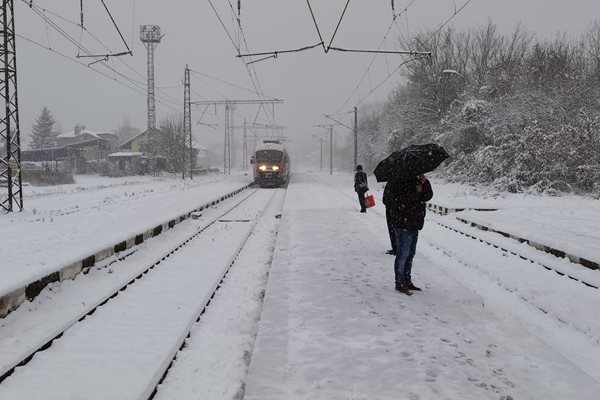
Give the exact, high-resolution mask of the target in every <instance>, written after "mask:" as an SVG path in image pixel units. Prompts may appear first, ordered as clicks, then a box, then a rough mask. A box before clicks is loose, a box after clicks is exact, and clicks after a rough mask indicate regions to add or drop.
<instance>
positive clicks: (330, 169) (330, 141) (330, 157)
mask: <svg viewBox="0 0 600 400" xmlns="http://www.w3.org/2000/svg"><path fill="white" fill-rule="evenodd" d="M329 175H333V125H331V126H330V127H329Z"/></svg>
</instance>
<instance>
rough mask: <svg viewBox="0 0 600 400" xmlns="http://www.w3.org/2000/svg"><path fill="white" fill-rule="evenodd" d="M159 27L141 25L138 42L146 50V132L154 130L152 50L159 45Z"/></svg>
mask: <svg viewBox="0 0 600 400" xmlns="http://www.w3.org/2000/svg"><path fill="white" fill-rule="evenodd" d="M163 36H164V35H161V33H160V26H158V25H141V26H140V40H141V41H142V43H144V46H146V49H147V50H148V98H147V105H148V130H150V129H156V106H155V96H154V49H155V48H156V46H158V44H159V43H160V41H161V39H162V37H163Z"/></svg>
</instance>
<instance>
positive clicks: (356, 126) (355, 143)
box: [354, 107, 358, 171]
mask: <svg viewBox="0 0 600 400" xmlns="http://www.w3.org/2000/svg"><path fill="white" fill-rule="evenodd" d="M357 165H358V107H354V170H355V171H356V166H357Z"/></svg>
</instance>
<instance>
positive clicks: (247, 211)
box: [0, 191, 279, 399]
mask: <svg viewBox="0 0 600 400" xmlns="http://www.w3.org/2000/svg"><path fill="white" fill-rule="evenodd" d="M278 192H279V191H252V192H251V193H250V194H249V195H247V196H245V197H244V198H243V199H242V200H241V201H238V202H236V203H235V204H233V205H231V204H230V205H229V206H228V207H227V209H226V210H220V211H219V212H216V213H214V214H215V215H213V216H212V217H210V219H209V220H208V219H207V220H205V221H202V222H201V224H200V226H199V227H197V229H194V232H193V233H192V234H189V235H186V236H185V237H184V238H183V239H180V240H177V241H176V243H175V244H173V245H171V248H170V249H169V250H167V251H163V253H162V255H160V256H158V257H156V256H155V255H152V256H151V257H150V258H152V261H150V262H147V263H146V264H145V265H144V266H143V267H142V268H138V270H137V271H136V272H135V276H134V277H133V278H131V279H128V280H126V281H124V283H123V284H122V285H120V286H118V287H117V288H116V290H112V291H110V292H106V293H104V294H103V295H102V296H97V298H96V300H95V302H94V304H90V305H88V306H87V307H86V308H85V310H83V311H80V314H82V315H77V316H72V317H71V318H70V319H69V320H68V321H66V320H65V321H64V322H63V323H62V325H61V326H56V327H54V329H53V333H52V337H51V338H50V339H49V340H46V339H43V338H42V337H41V336H40V337H39V338H38V340H37V341H35V343H36V344H35V345H30V346H28V347H29V348H30V349H29V350H27V351H22V352H20V353H19V354H13V355H12V359H11V360H6V359H4V360H2V363H0V365H2V370H0V372H1V373H2V375H1V383H0V398H7V399H10V398H11V397H10V396H9V395H10V394H11V393H19V394H20V397H18V398H19V399H21V398H38V399H39V398H65V396H64V393H66V392H65V390H67V389H66V388H62V391H61V390H60V389H61V387H60V384H57V382H60V381H61V379H62V380H64V379H66V380H67V381H69V380H71V381H72V382H74V383H73V384H72V385H69V384H67V388H70V389H81V390H83V389H85V394H81V396H77V395H75V397H74V398H87V399H91V398H92V397H90V393H91V392H92V391H91V390H89V385H92V386H93V385H94V382H93V379H92V382H89V380H90V379H91V378H90V374H91V375H93V373H83V372H82V375H81V376H79V375H80V374H79V373H78V374H76V375H78V376H79V378H80V379H81V380H86V381H88V383H87V384H85V385H81V384H79V383H81V381H80V382H75V381H77V379H74V377H73V376H65V375H69V372H68V371H69V370H71V371H73V370H75V371H86V372H89V365H86V364H89V363H96V362H97V363H98V364H100V365H102V360H103V358H102V357H103V356H104V355H106V354H107V353H108V354H112V353H118V351H117V352H115V351H112V350H111V347H110V346H109V345H116V347H118V348H120V345H119V342H120V341H121V339H122V338H123V336H119V337H120V339H118V338H114V334H115V332H118V331H120V330H121V329H122V330H123V331H124V332H125V333H121V335H128V331H129V329H128V327H129V325H130V323H131V322H132V321H135V322H143V323H144V324H145V328H144V329H143V330H141V331H138V332H136V333H134V334H133V336H132V335H129V336H128V337H129V338H130V339H131V346H132V347H133V348H136V349H137V351H138V352H140V353H141V354H143V353H144V348H143V347H140V346H139V345H138V344H137V342H144V340H143V338H144V337H145V336H153V335H154V336H156V337H153V338H151V339H149V340H150V341H154V343H155V342H160V343H163V342H164V343H163V344H164V346H166V347H165V348H167V347H168V348H169V351H167V352H166V353H167V354H168V356H164V354H160V355H156V354H154V355H153V356H154V358H153V360H152V361H154V364H155V368H154V370H153V372H152V373H149V375H148V374H146V376H145V377H144V379H141V378H140V380H139V381H135V379H134V381H135V382H136V383H137V386H136V389H131V390H133V391H134V392H135V395H134V396H133V397H131V396H130V395H132V394H133V393H129V394H128V395H124V393H123V392H118V391H117V392H115V393H114V395H107V392H106V390H100V391H99V393H101V394H102V396H101V398H107V397H110V398H127V399H130V398H143V399H147V398H151V396H152V393H154V392H155V389H156V386H157V385H158V383H159V382H160V381H161V380H162V378H163V377H164V375H165V374H166V372H167V371H168V369H169V365H170V364H171V362H172V360H173V358H174V356H175V354H176V353H177V351H178V349H180V348H181V346H182V345H183V341H184V340H185V338H186V336H187V335H188V334H189V332H190V329H191V326H192V325H193V324H194V323H195V322H196V321H197V320H198V319H199V317H200V315H202V313H203V312H204V310H205V309H206V307H207V306H208V304H209V303H210V301H211V298H212V297H213V296H214V294H215V292H216V291H217V290H218V289H219V287H220V285H221V283H222V281H223V279H224V277H225V275H226V274H227V272H228V271H229V269H230V268H231V266H232V265H233V264H234V263H235V260H236V257H237V255H238V254H239V252H240V251H241V249H242V248H243V247H244V244H245V243H246V241H247V240H248V238H249V237H250V236H251V235H252V232H253V229H254V227H255V226H256V224H257V222H258V221H259V220H260V216H261V215H262V213H263V212H264V210H265V209H266V208H267V207H269V204H270V203H271V202H272V199H273V198H274V197H275V195H276V194H277V193H278ZM219 208H221V207H219ZM196 223H197V222H196ZM216 249H219V251H215V250H216ZM147 251H148V249H144V250H138V251H137V253H136V254H133V255H131V256H130V257H128V258H127V259H124V260H122V261H116V263H117V264H118V263H127V262H132V261H133V262H135V261H136V260H133V258H136V257H138V258H143V257H142V256H141V253H143V252H147ZM146 258H148V257H146ZM199 260H202V261H199ZM113 262H115V261H114V260H113ZM197 265H202V266H205V265H206V270H204V269H202V268H204V267H202V268H200V267H199V266H197ZM105 268H108V266H105ZM110 268H114V270H117V269H119V266H118V265H112V266H110ZM192 282H194V283H193V284H192ZM171 285H172V286H173V287H177V285H180V286H182V287H181V290H180V291H178V290H171V291H169V293H167V294H163V293H162V292H161V289H167V288H170V287H171ZM113 286H114V284H113ZM50 289H51V288H50ZM158 293H160V296H164V297H161V298H160V299H158V300H152V301H155V303H156V304H155V305H154V307H150V308H151V309H150V310H148V308H147V307H146V308H144V307H143V305H141V304H140V302H141V303H143V302H144V300H146V301H148V299H152V298H153V294H154V295H156V294H158ZM184 298H185V301H184V300H183V299H184ZM167 304H169V305H170V306H169V307H167ZM153 308H157V309H156V310H154V309H153ZM132 310H134V311H132ZM166 310H168V311H166ZM180 310H181V311H180ZM11 316H12V315H11ZM11 316H9V317H11ZM145 318H147V319H145ZM169 318H173V319H174V321H173V325H174V327H173V328H172V329H170V330H169V329H167V328H166V327H165V326H164V324H163V323H162V322H161V321H165V320H168V319H169ZM6 323H10V321H7V322H5V324H6ZM153 324H154V325H156V326H153V328H150V325H153ZM175 326H176V327H175ZM131 330H134V329H133V328H132V329H131ZM167 331H169V332H167ZM81 332H86V333H85V334H84V336H83V341H84V342H85V343H86V344H85V348H86V350H85V351H86V354H88V355H89V352H91V351H94V350H91V349H93V348H94V347H93V346H94V345H95V346H97V347H95V348H94V349H96V350H95V352H96V357H92V358H87V357H82V356H81V354H80V353H78V352H77V351H72V349H73V348H74V347H75V348H77V344H76V343H78V340H82V336H81ZM182 332H183V333H182ZM23 334H24V335H27V333H25V332H23ZM163 334H164V335H163ZM110 335H113V336H112V337H113V341H112V342H111V339H109V337H111V336H110ZM136 335H137V336H136ZM163 336H168V337H169V338H168V339H165V337H163ZM146 339H147V338H146ZM146 342H147V341H146ZM107 346H108V347H107ZM146 351H147V348H146ZM163 353H164V352H163ZM133 354H134V356H133V357H132V358H134V359H135V354H137V353H136V352H133ZM56 360H60V361H56ZM98 360H100V361H98ZM137 361H138V362H139V360H137ZM56 362H58V363H62V362H64V363H65V364H64V368H59V369H58V370H53V369H52V368H49V369H48V370H46V371H53V372H54V374H52V373H50V375H48V379H41V381H43V382H45V383H44V384H42V382H41V381H40V376H38V375H37V372H36V371H39V370H44V368H45V367H44V365H48V363H49V364H50V365H56V364H55V363H56ZM147 362H148V360H144V362H143V363H142V365H141V366H142V367H144V366H145V365H146V363H147ZM77 363H83V364H84V365H80V366H77V367H74V366H75V365H77ZM111 363H114V364H111V365H115V366H116V367H115V370H117V371H121V372H122V373H127V368H131V366H128V367H127V368H125V367H123V366H122V365H121V364H122V363H119V362H118V361H117V360H112V362H111ZM126 364H127V363H126ZM121 368H125V369H121ZM61 371H62V375H61ZM56 374H58V376H53V375H56ZM44 376H46V375H44ZM28 379H31V381H30V382H33V383H32V384H30V385H25V387H20V386H19V385H21V384H22V382H25V381H26V380H28ZM144 382H145V383H144ZM148 382H150V383H148ZM130 386H132V385H126V389H124V390H126V391H127V390H129V389H128V388H130ZM142 386H143V387H142ZM16 387H20V389H16ZM104 389H106V388H104ZM32 390H33V392H32ZM40 390H41V391H40ZM53 390H54V391H53ZM3 392H4V393H5V395H7V396H9V397H4V395H3V394H2V393H3ZM34 392H35V393H34ZM28 393H31V397H27V396H28ZM52 393H56V396H54V395H53V394H52ZM53 396H54V397H53ZM67 397H68V396H67Z"/></svg>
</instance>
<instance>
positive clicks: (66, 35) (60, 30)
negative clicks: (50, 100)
mask: <svg viewBox="0 0 600 400" xmlns="http://www.w3.org/2000/svg"><path fill="white" fill-rule="evenodd" d="M22 1H23V2H24V3H26V4H27V2H26V0H22ZM30 8H31V9H32V10H33V11H34V12H35V13H36V14H37V15H38V16H39V17H40V18H42V19H43V20H44V21H45V22H46V24H48V25H50V26H51V27H52V28H53V29H54V30H56V31H57V32H58V33H59V34H60V35H61V36H63V37H64V38H65V39H67V40H68V41H69V42H71V43H72V44H74V45H75V46H76V47H77V48H78V53H79V51H83V52H84V53H85V54H86V55H85V56H81V55H78V56H77V58H82V57H94V58H98V57H100V56H98V55H93V54H92V52H91V51H90V50H89V49H87V48H86V47H85V46H83V45H82V44H81V43H77V41H76V39H74V38H73V37H72V36H71V35H69V33H68V32H66V31H65V30H64V29H63V28H62V27H60V26H59V25H58V24H57V23H56V22H55V21H53V20H52V19H50V18H49V17H48V16H46V15H45V14H43V13H42V12H46V13H48V14H51V15H53V16H55V17H57V18H60V19H62V20H64V21H66V22H69V23H71V24H74V25H76V26H79V24H77V23H76V22H74V21H72V20H69V19H68V18H64V17H62V16H60V15H59V14H57V13H55V12H51V11H49V10H47V9H43V8H41V7H39V6H37V5H35V4H32V6H31V7H30ZM83 29H84V30H85V31H86V33H88V34H89V35H90V36H91V37H92V38H94V40H96V41H97V42H98V43H99V44H100V45H102V46H104V48H106V49H107V50H109V51H110V49H109V48H108V46H106V44H105V43H104V42H102V41H101V40H100V39H98V38H97V37H96V36H95V35H94V34H92V33H91V32H90V31H89V30H87V29H85V28H83ZM42 47H44V46H42ZM44 48H45V47H44ZM48 49H49V50H52V49H51V47H50V46H48ZM103 57H105V58H104V59H102V58H100V59H97V60H95V61H94V62H92V63H90V64H88V65H87V66H90V65H92V64H95V63H100V64H101V65H102V66H104V67H105V68H107V69H108V70H110V71H112V72H113V73H114V74H115V75H118V76H120V77H122V78H123V79H125V80H127V81H128V82H130V83H132V84H133V85H135V86H136V87H138V89H143V88H144V87H145V82H141V81H138V80H136V79H134V78H131V77H129V76H127V75H125V74H123V73H122V72H120V71H118V70H116V69H115V68H114V67H111V66H110V65H108V64H106V63H105V61H107V59H106V58H108V55H105V56H103ZM118 60H119V61H120V62H122V63H123V64H124V65H125V66H127V67H128V68H129V69H131V70H132V71H133V72H134V73H136V74H137V75H139V76H140V77H142V79H144V76H143V75H141V74H140V73H139V72H138V71H137V70H135V69H134V68H133V67H131V66H130V65H129V64H127V63H126V62H125V61H123V60H122V59H121V58H118ZM96 71H97V70H96ZM110 79H113V80H116V79H114V78H110ZM164 95H165V96H166V97H168V98H170V100H169V101H167V100H164V99H163V100H162V101H160V103H161V104H163V105H166V104H165V103H166V102H170V103H171V104H174V105H177V106H179V105H180V104H182V103H181V102H180V101H179V99H177V98H175V97H173V96H171V95H170V94H168V93H164Z"/></svg>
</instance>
